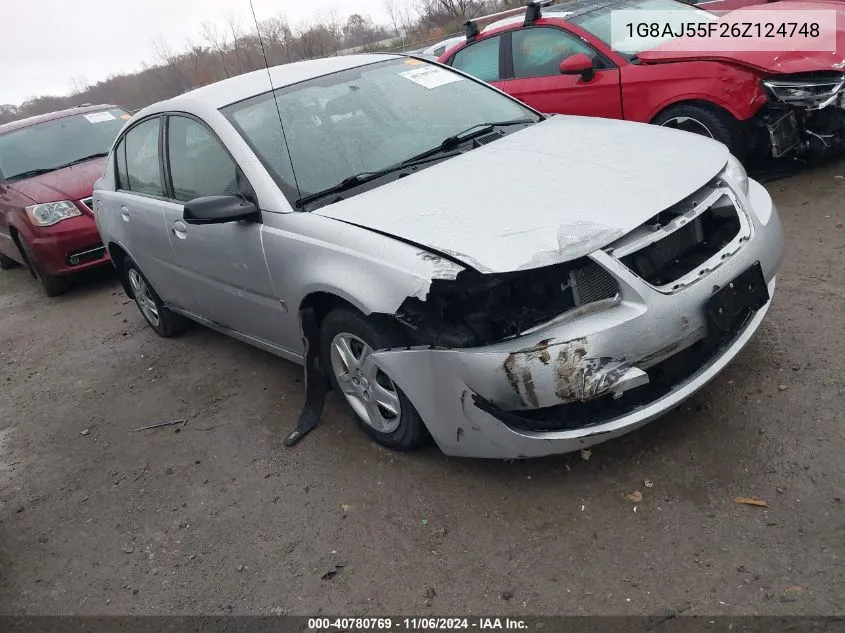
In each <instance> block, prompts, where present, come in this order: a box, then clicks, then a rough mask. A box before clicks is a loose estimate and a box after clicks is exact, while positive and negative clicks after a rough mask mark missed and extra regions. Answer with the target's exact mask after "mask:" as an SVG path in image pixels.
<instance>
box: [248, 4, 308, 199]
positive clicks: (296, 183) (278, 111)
mask: <svg viewBox="0 0 845 633" xmlns="http://www.w3.org/2000/svg"><path fill="white" fill-rule="evenodd" d="M249 8H250V9H251V10H252V20H253V21H254V22H255V32H256V33H258V43H259V44H260V45H261V55H262V57H264V68H266V69H267V79H269V80H270V92H271V93H272V94H273V103H275V104H276V114H278V115H279V127H280V128H281V129H282V142H283V143H284V144H285V149H286V150H287V153H288V160H289V161H290V171H291V173H292V174H293V184H294V186H295V187H296V197H297V198H302V191H301V190H300V188H299V181H298V180H297V179H296V170H295V169H294V166H293V156H291V154H290V145H288V137H287V135H286V134H285V124H284V123H282V111H281V109H280V108H279V100H278V98H277V97H276V89H275V88H274V87H273V75H272V74H271V73H270V64H269V63H267V51H265V50H264V38H262V37H261V27H260V26H259V24H258V18H257V17H256V16H255V7H254V6H253V4H252V0H249Z"/></svg>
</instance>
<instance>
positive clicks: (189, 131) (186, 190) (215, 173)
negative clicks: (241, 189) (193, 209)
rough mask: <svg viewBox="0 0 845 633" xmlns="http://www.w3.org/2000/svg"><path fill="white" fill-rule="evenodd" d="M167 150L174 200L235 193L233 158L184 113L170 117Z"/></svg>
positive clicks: (215, 139)
mask: <svg viewBox="0 0 845 633" xmlns="http://www.w3.org/2000/svg"><path fill="white" fill-rule="evenodd" d="M167 150H168V157H169V158H170V178H171V182H172V184H173V197H174V198H176V200H180V201H182V202H187V201H189V200H193V199H194V198H201V197H204V196H225V195H237V193H238V185H237V177H236V175H235V174H236V166H235V161H233V160H232V158H231V157H230V156H229V154H228V153H227V152H226V150H225V149H224V148H223V146H222V145H221V144H220V141H219V140H218V139H217V137H216V136H214V134H212V133H211V131H210V130H209V129H208V128H206V127H205V126H204V125H202V124H201V123H199V122H197V121H195V120H193V119H190V118H188V117H184V116H172V117H170V120H169V121H168V124H167Z"/></svg>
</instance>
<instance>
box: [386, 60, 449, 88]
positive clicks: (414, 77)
mask: <svg viewBox="0 0 845 633" xmlns="http://www.w3.org/2000/svg"><path fill="white" fill-rule="evenodd" d="M399 76H400V77H404V78H405V79H407V80H409V81H413V82H414V83H415V84H419V85H420V86H422V87H423V88H425V89H427V90H431V89H432V88H439V87H440V86H445V85H446V84H451V83H455V82H456V81H462V80H463V77H461V76H460V75H459V74H457V73H453V72H449V71H448V70H443V69H442V68H437V67H436V66H434V67H431V68H418V69H417V70H409V71H407V72H404V73H399Z"/></svg>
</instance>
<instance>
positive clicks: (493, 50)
mask: <svg viewBox="0 0 845 633" xmlns="http://www.w3.org/2000/svg"><path fill="white" fill-rule="evenodd" d="M500 40H501V38H500V37H499V36H498V35H497V36H496V37H489V38H487V39H485V40H481V41H480V42H476V43H475V44H470V45H469V46H467V47H465V48H462V49H461V50H459V51H458V52H457V53H455V57H454V59H453V60H452V66H454V67H455V68H457V69H459V70H462V71H464V72H465V73H469V74H470V75H472V76H473V77H478V78H479V79H481V80H482V81H499V78H500V75H499V41H500Z"/></svg>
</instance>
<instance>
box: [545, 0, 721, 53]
mask: <svg viewBox="0 0 845 633" xmlns="http://www.w3.org/2000/svg"><path fill="white" fill-rule="evenodd" d="M558 6H560V7H561V11H563V10H564V9H565V8H566V5H565V4H563V5H558ZM619 10H626V11H627V10H646V11H665V12H667V13H666V14H665V16H663V17H664V18H665V19H667V20H676V21H677V24H672V30H673V31H677V30H679V28H680V25H681V24H686V23H689V22H692V21H694V19H695V20H697V21H701V22H713V21H715V20H718V19H719V18H718V16H716V15H715V14H713V13H710V12H709V11H704V10H703V9H698V8H696V7H692V6H690V5H688V4H684V3H682V2H675V0H631V1H628V2H618V3H615V4H613V5H610V6H604V7H601V8H599V9H596V10H595V11H590V12H589V13H584V14H581V15H578V16H572V17H570V18H569V19H568V21H569V22H571V23H572V24H575V25H576V26H580V27H581V28H582V29H584V30H585V31H587V32H589V33H592V34H593V35H594V36H595V37H596V38H598V39H599V40H601V41H602V42H604V43H605V44H607V45H608V46H610V47H611V48H612V49H613V50H615V51H616V52H618V53H620V54H622V55H625V56H627V57H630V56H633V55H636V54H638V53H641V52H643V51H646V50H650V49H652V48H654V47H656V46H659V45H660V44H663V43H664V42H666V41H667V40H669V39H674V38H672V37H638V36H637V35H636V34H635V35H634V36H633V37H628V38H626V39H625V40H623V41H617V42H613V41H612V39H613V38H612V36H611V26H610V20H611V18H610V16H611V13H612V12H613V11H619ZM549 15H550V16H551V15H554V14H553V13H551V12H550V13H549ZM670 24H671V22H670Z"/></svg>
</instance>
